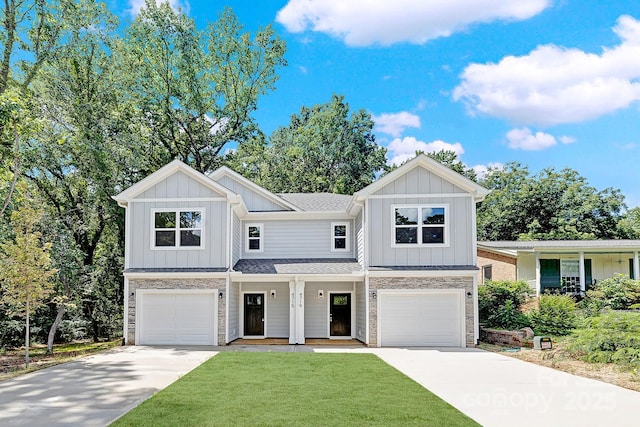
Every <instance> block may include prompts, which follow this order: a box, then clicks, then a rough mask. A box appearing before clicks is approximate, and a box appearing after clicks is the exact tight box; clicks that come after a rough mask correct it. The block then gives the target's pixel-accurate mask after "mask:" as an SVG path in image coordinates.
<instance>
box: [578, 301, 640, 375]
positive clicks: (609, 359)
mask: <svg viewBox="0 0 640 427" xmlns="http://www.w3.org/2000/svg"><path fill="white" fill-rule="evenodd" d="M567 350H568V351H569V352H570V353H573V354H574V355H575V356H577V357H579V358H581V359H582V360H586V361H588V362H596V363H618V364H622V365H630V366H634V367H638V368H640V313H621V312H609V313H605V314H602V315H600V316H597V317H589V318H586V319H585V320H584V321H583V322H582V324H581V327H580V329H577V330H576V331H574V332H573V334H571V336H570V337H569V338H568V339H567Z"/></svg>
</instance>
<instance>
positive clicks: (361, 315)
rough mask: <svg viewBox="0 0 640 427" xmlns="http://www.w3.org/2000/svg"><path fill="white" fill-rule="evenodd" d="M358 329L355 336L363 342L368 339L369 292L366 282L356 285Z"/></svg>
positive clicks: (356, 323)
mask: <svg viewBox="0 0 640 427" xmlns="http://www.w3.org/2000/svg"><path fill="white" fill-rule="evenodd" d="M355 303H356V322H355V325H356V330H355V337H356V338H357V339H359V340H360V341H362V342H366V341H367V293H366V290H365V288H364V283H361V284H358V285H356V298H355Z"/></svg>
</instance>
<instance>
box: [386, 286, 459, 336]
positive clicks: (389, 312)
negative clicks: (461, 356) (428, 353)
mask: <svg viewBox="0 0 640 427" xmlns="http://www.w3.org/2000/svg"><path fill="white" fill-rule="evenodd" d="M460 298H461V296H460V293H459V292H422V293H405V292H396V293H394V292H387V293H381V295H380V339H381V345H383V346H442V347H460V346H462V342H461V336H462V330H461V328H462V327H463V325H462V321H461V317H462V313H461V308H460Z"/></svg>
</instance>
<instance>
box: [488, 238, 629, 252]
mask: <svg viewBox="0 0 640 427" xmlns="http://www.w3.org/2000/svg"><path fill="white" fill-rule="evenodd" d="M478 246H484V247H487V248H492V249H505V250H534V249H576V250H577V249H607V250H611V249H614V250H615V249H635V250H640V240H531V241H498V242H478Z"/></svg>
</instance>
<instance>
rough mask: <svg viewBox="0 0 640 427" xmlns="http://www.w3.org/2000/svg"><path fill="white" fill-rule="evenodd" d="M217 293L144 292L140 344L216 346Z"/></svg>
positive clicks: (139, 313)
mask: <svg viewBox="0 0 640 427" xmlns="http://www.w3.org/2000/svg"><path fill="white" fill-rule="evenodd" d="M215 303H216V299H215V292H206V293H203V292H189V293H177V292H141V293H140V294H139V300H138V309H137V316H136V321H137V322H138V326H139V335H138V336H139V339H138V340H137V344H156V345H213V344H214V332H215V321H214V320H215V316H216V315H217V310H216V304H215Z"/></svg>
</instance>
